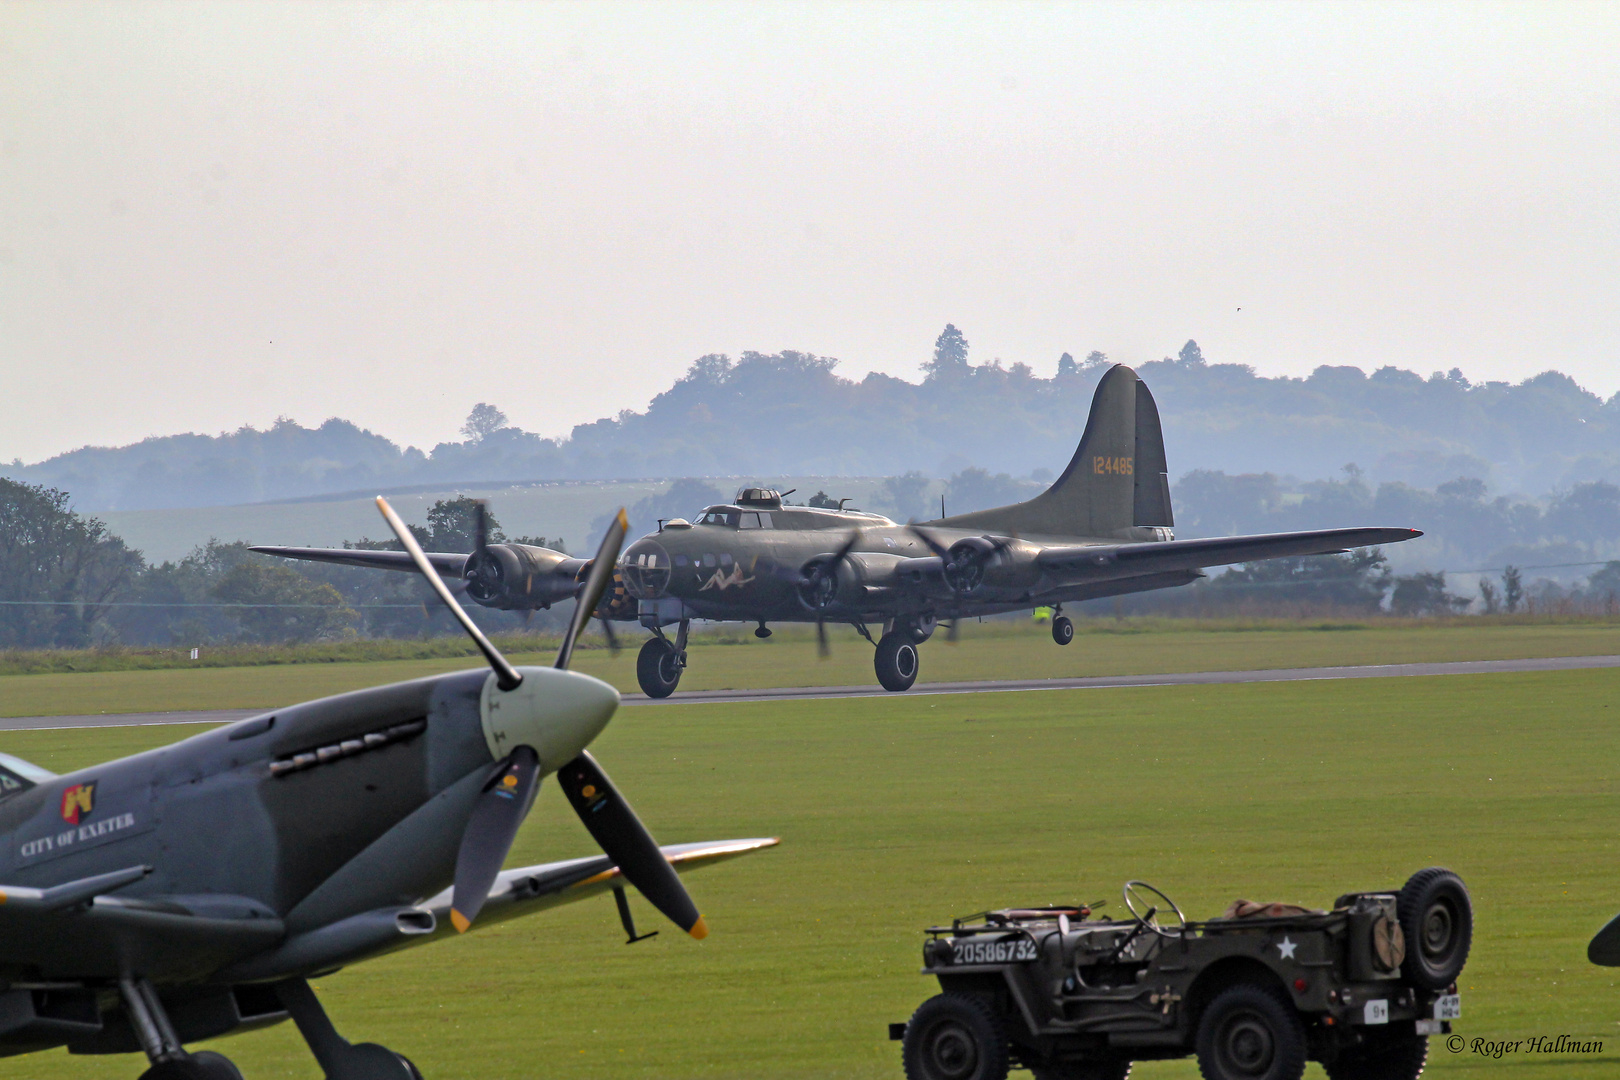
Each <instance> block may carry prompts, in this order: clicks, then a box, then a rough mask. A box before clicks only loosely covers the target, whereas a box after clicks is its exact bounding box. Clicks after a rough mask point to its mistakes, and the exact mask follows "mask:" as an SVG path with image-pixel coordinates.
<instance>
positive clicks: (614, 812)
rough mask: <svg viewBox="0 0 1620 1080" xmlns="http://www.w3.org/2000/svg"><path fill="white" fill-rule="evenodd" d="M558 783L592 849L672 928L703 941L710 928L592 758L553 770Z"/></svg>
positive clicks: (673, 869)
mask: <svg viewBox="0 0 1620 1080" xmlns="http://www.w3.org/2000/svg"><path fill="white" fill-rule="evenodd" d="M557 781H558V783H560V784H561V785H562V789H563V794H564V795H566V796H567V797H568V804H569V805H570V806H572V807H573V808H574V812H575V813H576V814H578V815H579V819H580V820H581V821H583V822H584V823H585V828H586V829H588V830H589V831H590V834H591V837H592V838H593V839H594V840H595V841H596V843H597V846H598V847H600V848H601V849H602V850H603V851H604V852H606V853H607V855H608V857H609V858H611V859H612V860H613V861H614V862H615V863H617V864H618V866H619V870H620V871H621V872H622V873H623V874H624V876H625V879H626V880H627V881H629V882H630V884H632V885H634V886H635V887H636V888H637V889H639V890H641V895H642V896H645V897H646V898H647V900H648V902H650V903H651V904H652V906H653V907H655V908H657V909H658V910H659V911H661V912H663V913H664V914H665V915H666V916H667V917H668V918H669V920H670V921H671V922H673V923H674V924H675V925H676V926H679V927H680V928H681V929H682V930H685V931H686V932H687V933H688V934H691V935H692V936H693V937H695V938H698V939H700V940H701V939H702V938H706V937H708V936H709V924H708V923H706V922H704V921H703V916H702V915H699V914H698V909H697V905H696V904H694V903H692V898H691V896H689V895H687V892H686V887H685V886H684V885H682V884H681V879H680V876H679V875H678V874H676V873H675V868H674V867H673V866H671V865H670V864H669V860H668V859H666V858H664V853H663V852H661V851H659V850H658V844H657V842H656V841H654V840H653V838H652V834H651V833H649V832H647V827H646V826H645V825H643V824H642V823H641V819H640V818H638V817H636V812H635V811H634V810H632V809H630V804H629V803H627V802H625V801H624V796H622V795H620V794H619V791H618V789H617V788H615V787H614V786H613V781H611V780H609V779H608V776H607V773H605V772H603V771H602V766H600V765H598V764H597V763H596V759H595V758H593V757H591V755H590V754H589V753H583V754H580V755H579V757H577V758H575V759H574V760H573V761H570V762H569V763H568V764H567V765H564V766H563V767H562V768H561V769H559V770H558V771H557Z"/></svg>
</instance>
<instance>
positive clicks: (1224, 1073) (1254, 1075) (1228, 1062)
mask: <svg viewBox="0 0 1620 1080" xmlns="http://www.w3.org/2000/svg"><path fill="white" fill-rule="evenodd" d="M1198 1071H1199V1072H1201V1073H1203V1074H1204V1080H1299V1078H1300V1077H1301V1076H1303V1075H1304V1074H1305V1026H1304V1024H1302V1023H1300V1019H1299V1013H1297V1012H1295V1011H1294V1006H1293V1005H1292V1004H1291V1003H1290V1002H1288V1001H1285V1000H1284V999H1283V997H1282V995H1280V994H1278V993H1275V992H1274V991H1272V990H1270V989H1268V988H1266V987H1264V986H1260V985H1257V984H1255V983H1238V984H1237V985H1236V986H1229V987H1227V988H1226V989H1225V990H1222V991H1221V992H1220V993H1219V994H1217V995H1216V997H1215V1000H1214V1001H1212V1002H1210V1003H1209V1007H1208V1008H1206V1009H1205V1010H1204V1015H1203V1017H1202V1018H1201V1019H1200V1020H1199V1021H1198Z"/></svg>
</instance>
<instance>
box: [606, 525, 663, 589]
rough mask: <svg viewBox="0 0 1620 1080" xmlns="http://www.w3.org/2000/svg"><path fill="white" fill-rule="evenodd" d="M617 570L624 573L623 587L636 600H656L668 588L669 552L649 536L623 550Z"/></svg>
mask: <svg viewBox="0 0 1620 1080" xmlns="http://www.w3.org/2000/svg"><path fill="white" fill-rule="evenodd" d="M619 569H620V570H622V571H623V572H624V587H625V588H626V589H627V590H629V592H630V595H631V596H633V597H635V598H636V599H637V600H657V599H658V598H659V597H661V596H663V595H664V590H665V589H667V588H668V587H669V571H670V561H669V552H667V551H665V550H664V545H662V544H660V543H659V542H658V541H656V540H654V539H653V538H652V537H650V536H644V537H642V538H641V539H640V540H637V541H636V542H635V543H633V544H631V545H630V546H629V547H627V548H625V549H624V557H623V558H622V559H620V560H619Z"/></svg>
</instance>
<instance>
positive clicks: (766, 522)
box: [737, 510, 771, 529]
mask: <svg viewBox="0 0 1620 1080" xmlns="http://www.w3.org/2000/svg"><path fill="white" fill-rule="evenodd" d="M770 527H771V515H770V513H769V512H764V513H757V514H756V513H755V512H754V511H752V510H744V511H743V513H742V517H741V519H739V520H738V522H737V528H739V529H768V528H770Z"/></svg>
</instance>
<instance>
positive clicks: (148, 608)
mask: <svg viewBox="0 0 1620 1080" xmlns="http://www.w3.org/2000/svg"><path fill="white" fill-rule="evenodd" d="M69 503H70V499H69V496H68V494H67V493H66V492H63V491H59V490H55V489H50V488H45V487H41V486H38V485H32V484H25V483H19V482H17V481H14V480H5V479H0V648H70V649H71V648H86V647H91V646H98V645H113V644H118V645H131V646H171V645H191V646H197V645H204V644H215V643H223V642H267V643H269V642H292V641H322V640H342V639H347V638H356V637H373V638H385V637H419V636H430V635H435V634H439V633H460V632H461V631H460V629H459V628H458V627H455V626H454V624H453V623H452V622H451V620H450V618H449V615H448V614H447V613H446V612H445V611H444V610H443V608H442V606H441V605H440V604H439V602H438V600H437V599H435V598H433V596H432V594H431V591H430V590H429V589H428V587H427V585H426V583H424V582H423V581H422V580H421V579H420V578H419V577H418V576H417V575H415V574H407V573H396V572H390V571H379V570H369V569H364V568H360V567H350V566H334V565H329V564H325V563H295V562H290V561H288V560H285V559H278V558H272V557H269V556H264V555H259V554H256V553H254V552H251V551H249V550H248V545H247V544H245V543H221V542H220V541H218V540H210V541H209V542H208V543H206V544H203V545H202V546H200V547H198V548H197V549H196V550H194V551H192V552H191V553H190V554H189V555H187V556H186V557H185V558H183V559H180V560H178V561H173V562H163V563H158V564H155V565H154V564H149V563H148V562H147V561H146V560H145V558H144V557H143V556H142V555H141V553H140V552H138V551H135V550H132V549H131V548H129V547H128V546H127V545H126V544H125V543H124V541H123V540H121V539H119V538H118V537H117V536H114V535H112V534H111V533H110V532H109V531H108V529H107V527H106V526H105V525H104V524H103V523H102V522H100V521H98V520H96V519H95V518H93V517H87V516H85V515H81V514H79V513H76V512H75V511H73V510H72V509H71V508H70V505H69ZM475 515H476V503H475V502H474V501H473V500H471V499H466V498H456V499H445V500H440V501H439V502H437V503H435V504H434V505H433V507H432V508H431V509H430V510H429V511H428V515H427V524H426V525H425V526H423V525H412V526H410V528H411V532H412V533H413V534H414V535H415V537H416V539H417V542H418V543H420V544H421V545H422V547H423V548H424V549H426V550H428V551H470V550H471V549H472V547H473V535H474V530H475V528H476V525H475V521H476V516H475ZM487 525H488V537H489V541H490V542H491V543H503V542H505V541H507V540H508V539H509V538H508V537H507V536H506V534H505V532H504V531H503V530H502V528H501V525H500V522H499V521H498V520H496V519H495V518H494V517H493V516H491V517H489V518H488V520H487ZM510 539H511V540H512V541H513V542H516V543H526V544H535V545H537V546H541V547H553V548H556V547H560V546H561V542H560V541H558V540H554V539H548V538H547V537H544V536H519V537H511V538H510ZM344 546H345V547H351V548H359V549H369V550H400V546H399V542H398V541H397V540H394V539H389V540H373V539H370V538H366V537H361V538H358V539H356V540H352V541H349V542H347V543H345V545H344ZM470 610H471V611H472V612H473V617H474V619H475V621H477V622H478V623H479V625H480V626H482V627H483V628H484V629H485V630H486V631H488V632H497V631H498V632H507V631H512V630H517V629H521V628H523V627H525V626H527V627H528V628H530V629H547V630H553V629H557V628H558V627H559V626H560V622H561V615H558V614H554V613H549V612H540V613H537V615H536V616H534V617H532V618H530V619H528V620H525V619H524V618H523V617H522V616H521V615H515V614H513V613H511V612H502V611H490V610H487V609H483V608H478V607H476V606H470Z"/></svg>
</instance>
